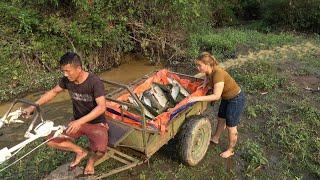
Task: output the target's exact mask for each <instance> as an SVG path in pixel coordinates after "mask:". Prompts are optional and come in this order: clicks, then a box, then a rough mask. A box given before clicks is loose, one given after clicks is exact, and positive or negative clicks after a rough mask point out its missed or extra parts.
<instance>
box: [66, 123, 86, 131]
mask: <svg viewBox="0 0 320 180" xmlns="http://www.w3.org/2000/svg"><path fill="white" fill-rule="evenodd" d="M82 124H83V123H82V122H81V121H79V120H74V121H71V122H70V123H69V124H68V129H67V130H66V133H67V134H75V133H77V132H78V131H79V129H80V128H81V125H82Z"/></svg>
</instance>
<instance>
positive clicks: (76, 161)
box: [70, 151, 88, 168]
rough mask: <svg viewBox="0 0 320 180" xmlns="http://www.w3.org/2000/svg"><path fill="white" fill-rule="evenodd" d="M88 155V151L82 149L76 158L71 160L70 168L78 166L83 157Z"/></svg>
mask: <svg viewBox="0 0 320 180" xmlns="http://www.w3.org/2000/svg"><path fill="white" fill-rule="evenodd" d="M87 155H88V152H87V151H81V152H79V153H76V158H75V159H74V160H73V161H72V162H71V164H70V168H74V167H76V166H77V165H78V164H79V163H80V162H81V160H82V159H83V158H85V157H86V156H87Z"/></svg>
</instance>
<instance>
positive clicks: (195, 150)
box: [177, 116, 211, 166]
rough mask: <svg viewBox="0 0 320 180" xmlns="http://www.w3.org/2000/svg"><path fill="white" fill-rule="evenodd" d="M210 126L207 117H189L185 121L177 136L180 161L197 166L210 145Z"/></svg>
mask: <svg viewBox="0 0 320 180" xmlns="http://www.w3.org/2000/svg"><path fill="white" fill-rule="evenodd" d="M210 138H211V124H210V120H209V119H208V118H207V117H203V116H191V117H189V118H188V119H186V121H185V123H184V124H183V126H182V128H181V129H180V131H179V133H178V135H177V150H178V151H179V155H180V159H181V160H182V161H183V162H184V163H185V164H187V165H190V166H195V165H197V164H198V163H199V162H200V161H201V160H202V159H203V157H204V156H205V154H206V152H207V149H208V147H209V144H210Z"/></svg>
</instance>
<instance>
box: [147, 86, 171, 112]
mask: <svg viewBox="0 0 320 180" xmlns="http://www.w3.org/2000/svg"><path fill="white" fill-rule="evenodd" d="M151 92H152V94H153V95H154V97H156V99H157V100H158V102H159V104H160V105H161V106H162V108H164V107H165V106H166V104H167V102H168V99H167V98H166V96H165V94H164V92H163V91H162V89H161V88H160V87H159V86H158V85H157V84H154V83H152V85H151Z"/></svg>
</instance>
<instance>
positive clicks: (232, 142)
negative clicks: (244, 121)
mask: <svg viewBox="0 0 320 180" xmlns="http://www.w3.org/2000/svg"><path fill="white" fill-rule="evenodd" d="M227 129H228V134H229V146H228V149H227V150H226V151H224V152H223V153H221V154H220V156H221V157H223V158H228V157H230V156H232V155H233V154H234V147H235V146H236V143H237V139H238V131H237V126H235V127H227Z"/></svg>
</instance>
